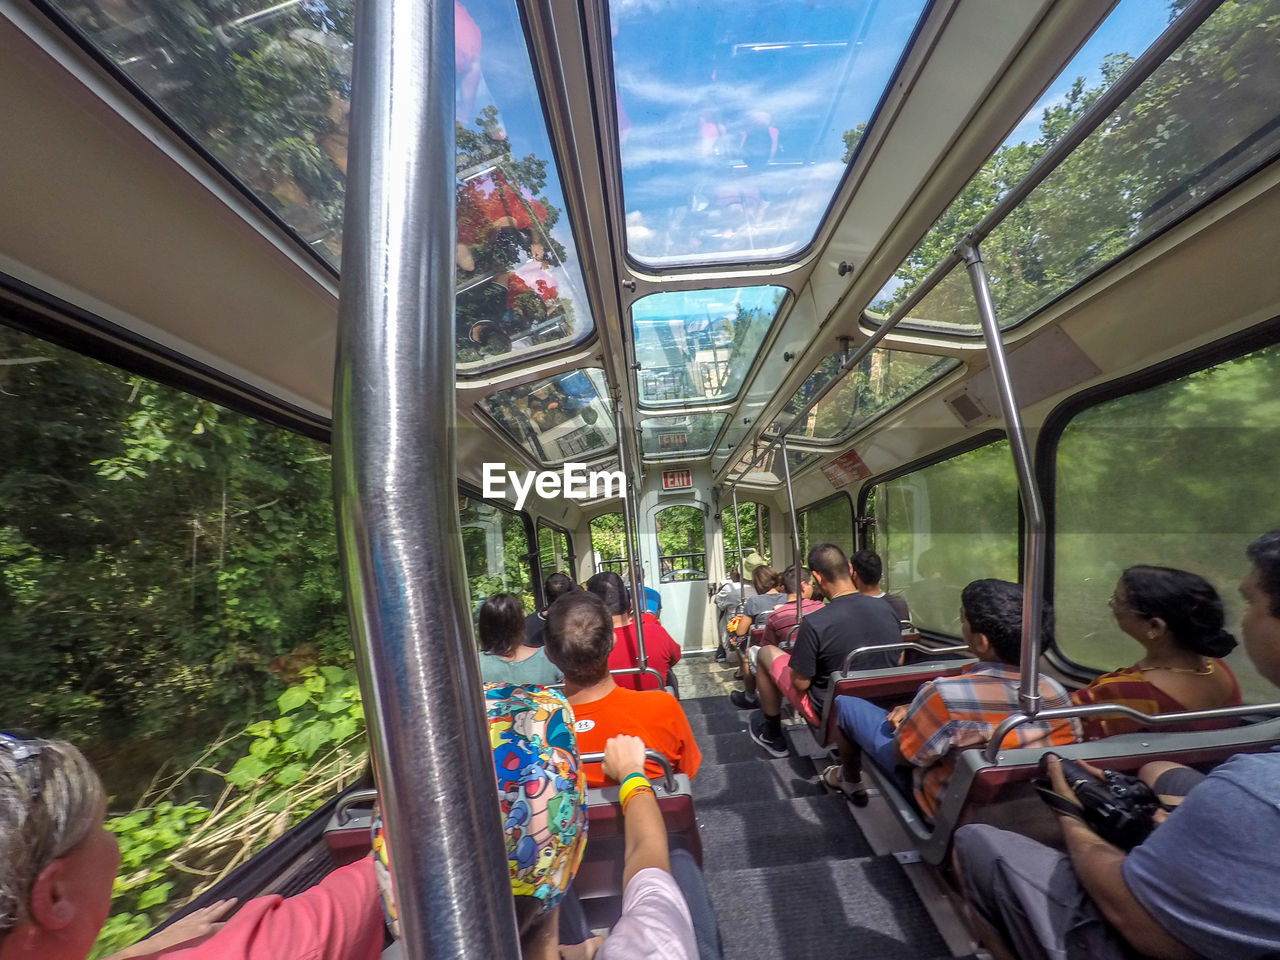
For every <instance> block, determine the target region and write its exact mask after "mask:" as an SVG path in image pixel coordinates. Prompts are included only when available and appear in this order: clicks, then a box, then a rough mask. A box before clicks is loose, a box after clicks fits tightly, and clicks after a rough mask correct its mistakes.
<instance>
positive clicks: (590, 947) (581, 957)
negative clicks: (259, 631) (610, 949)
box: [560, 937, 604, 960]
mask: <svg viewBox="0 0 1280 960" xmlns="http://www.w3.org/2000/svg"><path fill="white" fill-rule="evenodd" d="M603 944H604V937H590V938H588V939H586V940H583V941H582V943H573V944H567V943H562V944H560V960H591V958H592V957H594V956H595V955H596V951H597V950H599V949H600V947H601V946H602V945H603Z"/></svg>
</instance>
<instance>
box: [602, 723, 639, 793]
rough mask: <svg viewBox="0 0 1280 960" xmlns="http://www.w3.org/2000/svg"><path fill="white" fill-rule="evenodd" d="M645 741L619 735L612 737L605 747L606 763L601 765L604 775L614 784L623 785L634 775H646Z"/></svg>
mask: <svg viewBox="0 0 1280 960" xmlns="http://www.w3.org/2000/svg"><path fill="white" fill-rule="evenodd" d="M644 749H645V747H644V741H643V740H641V739H640V738H639V737H629V736H627V735H626V734H619V735H618V736H616V737H610V738H609V740H608V741H607V742H606V743H605V745H604V762H603V763H602V764H601V765H600V766H601V769H602V770H604V775H605V776H606V777H608V778H609V779H610V780H612V781H613V782H614V783H621V782H622V781H623V780H625V779H626V778H627V776H628V775H629V774H632V773H640V774H643V773H644Z"/></svg>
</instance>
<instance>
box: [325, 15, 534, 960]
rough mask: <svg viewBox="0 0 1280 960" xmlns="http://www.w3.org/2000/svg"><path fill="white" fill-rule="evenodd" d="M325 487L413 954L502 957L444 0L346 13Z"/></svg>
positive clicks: (505, 890)
mask: <svg viewBox="0 0 1280 960" xmlns="http://www.w3.org/2000/svg"><path fill="white" fill-rule="evenodd" d="M355 38H356V39H355V52H354V67H353V75H352V79H353V84H352V109H351V152H350V167H349V175H348V180H347V183H348V186H347V194H346V218H345V229H344V245H343V250H344V255H343V270H342V281H341V289H340V301H339V337H338V353H337V367H336V371H335V376H334V404H333V412H334V428H333V460H334V495H335V505H336V508H337V519H338V536H339V546H340V550H341V560H342V567H343V576H344V580H345V583H346V588H347V595H348V602H349V605H350V611H351V623H352V632H353V634H354V639H355V652H356V667H357V670H358V673H359V676H360V690H361V694H362V695H363V698H364V704H365V710H366V716H367V718H368V725H369V737H370V746H371V752H372V755H373V762H374V772H375V774H376V777H377V782H378V787H379V793H380V795H381V799H382V811H383V815H384V817H385V818H386V823H387V836H388V840H389V843H390V851H391V860H392V866H393V874H394V878H395V883H396V892H397V900H398V906H399V913H400V923H401V926H402V930H403V937H402V943H403V945H404V947H405V950H406V953H407V955H408V956H409V957H410V958H411V960H427V958H432V960H436V958H450V960H454V958H456V960H463V958H464V957H477V956H483V957H495V958H512V960H514V958H518V957H519V956H520V943H519V936H518V934H517V930H516V919H515V906H514V901H513V900H512V897H511V886H510V881H509V878H508V871H507V856H506V848H505V844H504V841H503V836H502V821H501V818H500V816H499V810H498V798H497V796H496V795H495V793H494V781H493V754H492V750H491V748H490V745H489V731H488V724H487V722H486V719H485V713H484V709H483V705H482V701H481V685H480V668H479V662H478V658H477V654H476V648H475V643H474V641H473V639H472V636H471V612H470V608H469V603H468V600H467V582H466V574H465V570H466V567H465V563H464V560H463V551H462V532H461V529H460V526H459V518H458V510H457V495H458V494H457V491H458V486H457V465H456V449H457V435H456V431H457V426H456V420H455V406H456V397H455V392H454V377H455V343H454V296H453V286H454V268H453V260H454V240H453V234H454V164H455V144H454V136H453V130H454V124H453V104H454V51H453V5H452V4H450V3H448V2H447V0H435V2H432V3H423V2H422V0H363V2H361V3H359V4H358V5H357V9H356V31H355Z"/></svg>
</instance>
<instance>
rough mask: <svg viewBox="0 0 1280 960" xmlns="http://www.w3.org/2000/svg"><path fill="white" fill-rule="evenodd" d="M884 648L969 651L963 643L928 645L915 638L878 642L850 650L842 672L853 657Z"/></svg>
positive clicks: (841, 665) (877, 651) (937, 651)
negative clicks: (941, 645)
mask: <svg viewBox="0 0 1280 960" xmlns="http://www.w3.org/2000/svg"><path fill="white" fill-rule="evenodd" d="M884 650H916V651H918V652H920V653H968V652H969V645H968V644H967V643H962V644H959V645H957V646H954V647H926V646H925V645H924V644H923V643H916V642H915V641H914V640H903V641H902V642H901V643H877V644H873V645H872V646H869V647H858V648H857V649H854V650H850V651H849V653H848V655H847V656H846V657H845V658H844V661H843V662H842V663H841V664H840V672H841V673H848V672H849V665H850V664H851V663H853V658H854V657H856V656H858V655H859V654H862V653H879V652H881V651H884Z"/></svg>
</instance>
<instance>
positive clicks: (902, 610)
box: [849, 550, 911, 621]
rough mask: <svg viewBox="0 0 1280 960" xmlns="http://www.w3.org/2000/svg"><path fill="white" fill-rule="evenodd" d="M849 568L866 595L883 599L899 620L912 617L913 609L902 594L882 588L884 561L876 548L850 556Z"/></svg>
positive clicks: (862, 592)
mask: <svg viewBox="0 0 1280 960" xmlns="http://www.w3.org/2000/svg"><path fill="white" fill-rule="evenodd" d="M849 570H850V572H851V573H852V574H853V585H854V587H855V588H856V589H857V591H858V592H859V593H860V594H862V595H863V596H864V597H875V598H877V599H880V600H883V601H884V602H885V603H887V604H888V605H889V606H890V607H891V608H892V609H893V613H894V615H895V616H896V617H897V618H898V620H899V621H909V620H910V619H911V609H910V608H909V607H908V606H907V600H906V598H905V597H903V596H902V595H901V594H897V593H885V592H884V591H883V590H882V589H880V579H881V577H882V576H883V575H884V561H882V560H881V559H880V554H878V553H876V552H875V551H874V550H859V551H858V552H857V553H855V554H854V555H853V556H852V557H850V558H849Z"/></svg>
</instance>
